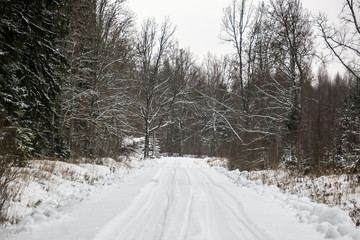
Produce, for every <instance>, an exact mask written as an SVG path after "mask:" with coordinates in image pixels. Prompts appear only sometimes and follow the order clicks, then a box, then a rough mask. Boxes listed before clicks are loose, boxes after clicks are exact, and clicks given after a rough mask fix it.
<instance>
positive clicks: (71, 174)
mask: <svg viewBox="0 0 360 240" xmlns="http://www.w3.org/2000/svg"><path fill="white" fill-rule="evenodd" d="M138 159H139V158H138V157H132V158H127V159H126V161H123V162H117V161H115V160H113V159H110V158H107V159H101V165H95V164H89V163H80V164H79V163H78V164H73V163H66V162H59V161H47V160H41V161H40V160H34V161H30V162H29V163H30V164H29V167H27V168H24V169H21V173H20V175H21V177H20V178H18V179H17V181H16V182H15V183H14V185H13V187H14V189H15V190H16V191H17V194H16V196H15V197H14V198H13V199H12V200H11V202H10V205H9V206H8V208H7V215H8V218H9V222H7V223H5V224H4V226H3V228H6V230H7V231H9V232H21V231H24V230H31V229H32V228H36V224H37V223H39V222H49V221H52V220H56V219H58V218H60V216H61V214H59V212H61V211H63V210H64V209H67V208H68V207H70V206H72V205H73V204H76V203H78V202H80V201H83V200H84V199H88V198H89V197H90V196H91V195H92V194H94V193H96V192H100V191H103V190H104V188H106V187H107V186H110V185H112V184H114V183H119V182H122V181H123V180H124V178H125V177H126V176H128V175H129V174H132V173H133V172H134V171H135V170H137V169H139V168H141V167H142V166H143V165H144V164H147V165H149V164H154V163H150V162H151V161H150V160H149V161H148V160H147V161H139V160H138ZM82 162H84V161H82ZM0 238H1V231H0Z"/></svg>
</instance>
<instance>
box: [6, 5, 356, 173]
mask: <svg viewBox="0 0 360 240" xmlns="http://www.w3.org/2000/svg"><path fill="white" fill-rule="evenodd" d="M356 4H357V3H353V2H352V1H344V10H343V12H342V15H343V21H342V24H343V25H341V28H339V29H333V28H330V27H329V25H328V24H327V22H326V18H325V17H324V16H318V17H316V18H313V17H311V16H310V15H309V13H308V12H307V10H305V9H303V8H302V5H301V1H299V0H270V1H268V2H264V3H262V4H260V5H259V6H254V5H251V2H250V1H246V0H234V1H233V2H232V3H231V4H230V5H229V7H228V8H226V9H224V18H223V22H222V28H221V38H222V39H223V40H224V41H225V42H228V43H229V44H232V46H233V48H234V54H233V55H229V56H226V57H224V58H221V59H218V58H216V57H213V56H211V55H210V54H209V56H208V57H207V58H206V59H205V60H204V62H203V64H202V65H199V64H198V63H197V62H196V61H195V59H194V57H193V55H192V53H191V52H190V51H189V50H184V49H181V48H180V47H179V44H178V43H177V42H176V41H175V40H174V39H175V38H174V36H175V27H174V26H173V25H172V24H171V21H170V20H169V19H165V20H164V22H163V23H161V24H158V23H156V22H155V21H154V20H153V19H147V20H145V21H144V22H143V23H142V25H141V27H140V29H136V28H135V24H134V17H133V16H132V14H131V12H130V11H129V10H128V9H126V7H125V3H124V0H115V1H108V0H75V1H67V0H52V1H46V0H37V1H25V0H24V1H7V0H1V1H0V5H1V6H0V9H1V10H0V11H1V16H0V62H1V64H0V129H1V131H0V145H1V146H0V156H1V159H2V162H4V163H6V164H9V165H12V164H14V163H15V164H18V165H24V164H25V163H26V161H25V160H26V159H28V158H34V157H40V158H45V157H47V158H48V157H51V158H52V157H54V158H62V159H68V158H79V157H86V158H98V157H108V156H110V157H116V156H119V155H120V154H122V153H123V151H124V149H123V140H124V139H125V138H126V137H127V136H144V138H145V147H144V157H145V158H148V157H150V156H151V155H152V154H156V152H157V151H162V152H166V153H168V154H178V155H183V154H193V155H210V156H223V157H228V158H229V159H230V164H231V167H232V168H240V169H254V168H274V167H278V166H279V165H283V166H286V167H291V168H297V169H299V170H303V171H311V172H324V171H351V172H354V171H358V170H359V168H360V160H359V156H360V120H359V118H360V117H359V116H360V86H359V76H358V74H359V72H358V70H359V69H358V66H357V65H356V64H357V63H356V61H355V60H356V57H357V55H356V54H358V51H359V48H358V46H357V44H356V42H358V40H360V39H359V32H360V31H359V29H358V25H357V22H356V17H357V13H358V12H357V11H358V6H356ZM342 31H344V32H347V33H350V32H351V33H353V34H346V35H344V34H343V33H344V32H342ZM319 35H320V36H321V37H320V38H321V39H322V42H323V43H324V44H325V45H326V46H327V48H328V49H329V50H330V51H331V52H332V53H333V56H334V58H338V60H340V62H342V64H343V65H344V66H345V68H346V70H347V72H346V74H343V75H340V74H338V75H336V76H335V77H330V76H329V75H328V74H327V72H326V70H325V67H323V68H322V69H321V70H319V71H318V72H313V70H312V69H313V68H312V66H313V63H314V61H316V60H317V59H319V54H318V52H316V49H317V46H316V45H315V43H316V41H317V39H319V37H318V36H319ZM348 36H349V37H348ZM156 142H159V143H160V146H161V148H160V149H156V146H157V144H154V143H156Z"/></svg>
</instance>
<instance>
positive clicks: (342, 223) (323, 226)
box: [214, 167, 360, 240]
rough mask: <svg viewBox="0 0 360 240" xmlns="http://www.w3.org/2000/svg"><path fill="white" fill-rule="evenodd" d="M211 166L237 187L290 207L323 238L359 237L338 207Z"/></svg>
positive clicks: (359, 234) (243, 174)
mask: <svg viewBox="0 0 360 240" xmlns="http://www.w3.org/2000/svg"><path fill="white" fill-rule="evenodd" d="M214 168H215V169H216V170H217V171H218V172H220V173H221V174H224V175H226V176H227V177H228V178H229V179H230V180H231V181H233V182H234V183H235V184H237V185H238V186H239V187H246V188H250V189H252V190H254V191H256V192H257V193H259V194H261V195H265V196H267V197H270V198H274V199H278V200H280V201H281V202H282V203H283V205H284V207H286V208H290V209H292V210H294V212H295V214H296V215H297V216H298V218H299V221H300V222H303V223H308V224H312V225H313V226H314V228H315V229H316V230H317V231H318V232H321V233H322V234H324V236H325V238H328V239H352V240H360V229H357V228H356V226H355V224H354V223H353V221H352V219H351V218H350V216H349V214H348V213H347V212H346V211H343V210H341V209H340V208H338V207H330V206H329V205H325V204H319V203H315V202H312V201H311V200H310V199H309V198H308V197H298V196H296V195H293V194H290V193H283V192H281V190H280V189H279V188H278V187H276V186H274V185H264V184H263V182H262V180H260V179H257V180H255V181H253V180H249V179H247V175H248V174H249V173H247V172H240V171H239V170H235V171H228V170H227V169H225V168H223V167H214Z"/></svg>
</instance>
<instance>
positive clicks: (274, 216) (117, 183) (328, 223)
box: [0, 157, 360, 240]
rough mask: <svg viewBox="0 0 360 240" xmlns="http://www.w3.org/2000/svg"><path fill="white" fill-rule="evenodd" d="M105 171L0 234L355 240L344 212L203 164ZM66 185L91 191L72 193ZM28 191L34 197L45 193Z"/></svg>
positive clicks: (176, 161)
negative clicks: (125, 171) (327, 239)
mask: <svg viewBox="0 0 360 240" xmlns="http://www.w3.org/2000/svg"><path fill="white" fill-rule="evenodd" d="M88 168H91V167H90V166H88V167H85V169H88ZM107 169H109V172H107V173H105V174H100V175H101V176H103V177H101V178H99V179H96V180H94V181H93V182H91V180H90V179H89V178H90V176H92V174H91V173H90V172H87V176H88V177H86V179H85V175H86V174H84V173H83V174H80V175H81V176H82V177H81V178H83V179H84V180H83V181H84V182H85V183H84V184H82V185H77V183H80V181H76V180H75V181H70V180H69V181H70V182H69V183H65V182H61V183H60V182H58V183H57V187H56V188H58V189H62V188H63V187H64V188H66V189H67V190H59V191H53V190H51V189H49V192H62V193H65V192H68V191H69V192H70V193H69V194H68V195H66V194H64V195H63V196H60V194H59V195H56V196H47V195H46V194H45V193H44V194H45V196H47V197H44V198H43V199H42V200H41V201H40V202H39V203H38V206H37V207H35V208H34V209H35V210H33V212H32V213H30V215H29V216H27V217H25V218H24V219H23V220H22V221H20V223H18V224H16V225H12V226H8V227H7V228H5V229H3V230H0V239H7V240H16V239H27V240H35V239H36V240H41V239H44V240H50V239H51V240H56V239H61V240H63V239H69V240H71V239H74V240H75V239H77V240H79V239H84V240H85V239H86V240H90V239H93V240H117V239H118V240H126V239H137V240H140V239H147V240H152V239H154V240H155V239H156V240H158V239H169V240H173V239H208V240H211V239H214V240H220V239H221V240H223V239H226V240H231V239H247V240H253V239H254V240H255V239H257V240H265V239H266V240H270V239H272V240H282V239H284V240H289V239H292V240H297V239H299V240H300V239H301V240H303V239H306V240H312V239H314V240H315V239H325V238H332V239H341V240H360V230H357V229H356V228H355V225H354V224H353V223H352V221H351V219H350V217H348V215H347V214H346V213H345V212H343V211H341V210H339V209H337V208H331V207H328V206H327V205H323V204H315V203H312V202H311V201H310V200H309V199H308V198H299V197H297V196H294V195H290V194H283V193H281V192H280V190H279V189H278V188H276V187H274V186H265V185H263V184H261V182H260V181H250V180H247V179H246V178H245V177H243V176H241V174H240V173H239V172H237V171H232V172H229V171H227V170H226V169H224V168H221V167H213V168H211V167H209V165H208V164H207V163H206V160H204V159H195V158H170V157H168V158H161V159H155V160H149V161H144V162H143V166H142V167H141V168H140V167H136V168H133V170H131V171H130V172H129V173H124V172H123V170H118V171H114V172H112V171H111V168H109V167H107ZM119 169H121V168H119ZM78 171H80V172H81V171H82V170H80V169H78V170H76V172H78ZM86 171H88V170H86ZM96 171H98V170H96ZM104 171H105V168H104ZM106 171H108V170H106ZM53 172H54V171H53ZM74 174H75V173H74ZM74 174H73V175H74ZM54 175H56V174H54ZM75 175H76V174H75ZM80 175H79V176H80ZM62 179H63V178H62ZM76 182H77V183H76ZM89 182H90V184H89ZM86 183H87V184H86ZM47 184H49V183H47ZM63 184H65V185H64V186H62V185H63ZM66 184H68V185H66ZM71 184H75V187H74V189H77V188H79V189H83V188H85V187H84V186H87V188H88V189H86V188H85V189H83V190H79V191H78V192H76V193H75V192H74V190H70V189H72V187H71ZM91 184H93V185H91ZM45 185H46V184H45ZM30 186H31V185H30ZM54 187H55V186H54ZM89 188H90V189H89ZM29 189H30V190H29V191H32V192H33V194H34V196H39V194H38V193H37V191H40V192H41V191H42V190H40V189H37V188H36V187H29ZM31 189H32V190H31ZM25 192H26V191H25ZM45 192H46V190H45ZM40 195H42V194H40ZM75 196H76V197H75ZM23 198H25V197H24V196H23ZM28 198H30V196H28ZM37 198H38V197H37ZM37 198H35V199H37ZM80 200H81V201H80ZM34 201H35V200H34ZM54 202H55V203H54Z"/></svg>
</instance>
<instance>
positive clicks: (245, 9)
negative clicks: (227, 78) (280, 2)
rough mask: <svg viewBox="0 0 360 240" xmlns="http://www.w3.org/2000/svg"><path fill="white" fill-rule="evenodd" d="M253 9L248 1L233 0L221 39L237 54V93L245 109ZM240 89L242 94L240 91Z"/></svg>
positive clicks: (226, 13)
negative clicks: (245, 75) (246, 73)
mask: <svg viewBox="0 0 360 240" xmlns="http://www.w3.org/2000/svg"><path fill="white" fill-rule="evenodd" d="M252 12H253V8H252V6H251V5H248V0H233V2H232V3H231V5H230V6H228V7H227V8H225V9H224V18H223V21H222V28H221V32H222V34H221V39H222V40H223V41H225V42H229V43H231V44H232V45H233V47H234V49H235V51H236V54H235V56H236V57H235V60H234V61H235V65H234V70H235V91H236V93H237V94H239V95H241V98H242V105H243V109H244V110H245V109H246V108H247V97H246V93H245V81H246V79H245V77H244V71H245V66H246V59H245V49H246V46H245V44H246V43H245V40H246V32H247V31H248V28H249V25H250V23H251V17H252ZM237 88H240V92H238V89H237Z"/></svg>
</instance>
